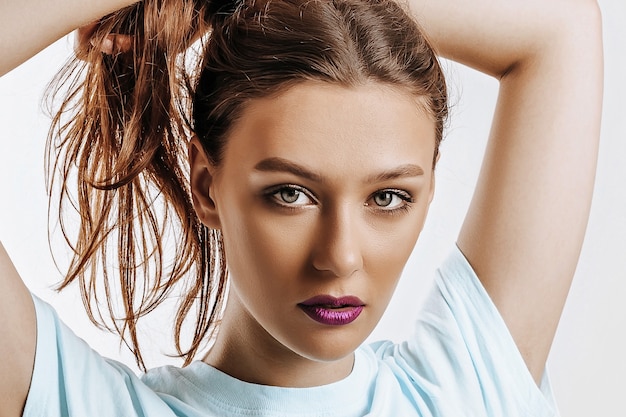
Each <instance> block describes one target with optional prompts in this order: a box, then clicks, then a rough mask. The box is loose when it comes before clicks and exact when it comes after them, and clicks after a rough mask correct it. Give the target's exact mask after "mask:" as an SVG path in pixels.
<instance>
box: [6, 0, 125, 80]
mask: <svg viewBox="0 0 626 417" xmlns="http://www.w3.org/2000/svg"><path fill="white" fill-rule="evenodd" d="M136 2H137V1H136V0H59V1H44V0H5V1H2V2H0V51H2V56H1V58H0V76H2V75H4V74H5V73H7V72H8V71H10V70H11V69H13V68H15V67H16V66H18V65H19V64H21V63H22V62H24V61H25V60H27V59H28V58H30V57H31V56H33V55H35V54H36V53H38V52H39V51H41V50H42V49H43V48H45V47H46V46H48V45H50V44H51V43H52V42H54V41H56V40H57V39H59V38H61V37H62V36H64V35H66V34H68V33H70V32H71V31H72V30H74V29H76V28H77V27H81V26H83V25H85V24H87V23H88V22H93V21H95V20H96V19H98V18H100V17H102V16H104V15H106V14H108V13H111V12H113V11H115V10H118V9H121V8H122V7H125V6H130V5H131V4H133V3H136ZM115 45H116V42H115V41H114V42H113V44H112V46H113V48H112V50H114V49H115Z"/></svg>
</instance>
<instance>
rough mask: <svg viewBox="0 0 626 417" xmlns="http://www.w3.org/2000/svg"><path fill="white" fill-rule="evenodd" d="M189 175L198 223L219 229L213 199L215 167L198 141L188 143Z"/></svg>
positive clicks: (193, 140)
mask: <svg viewBox="0 0 626 417" xmlns="http://www.w3.org/2000/svg"><path fill="white" fill-rule="evenodd" d="M188 152H189V175H190V185H191V196H192V198H193V206H194V209H195V210H196V214H197V215H198V218H199V219H200V221H201V222H202V223H203V224H204V225H206V226H207V227H209V228H211V229H220V227H221V225H220V220H219V215H218V210H217V206H216V204H215V200H214V199H213V194H214V192H213V190H214V173H215V166H214V165H213V163H211V161H209V159H208V157H207V155H206V152H205V151H204V147H203V146H202V143H200V139H198V137H197V136H194V137H193V138H192V139H191V141H190V142H189V148H188Z"/></svg>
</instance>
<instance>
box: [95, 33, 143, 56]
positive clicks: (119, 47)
mask: <svg viewBox="0 0 626 417" xmlns="http://www.w3.org/2000/svg"><path fill="white" fill-rule="evenodd" d="M132 42H133V37H132V36H130V35H120V34H117V33H112V34H110V35H107V36H106V37H105V38H104V39H103V40H102V42H101V43H100V45H98V41H97V40H96V39H93V38H92V39H91V40H90V43H91V46H93V47H94V48H98V49H99V50H100V52H102V53H104V54H107V55H117V54H123V53H126V52H128V51H130V50H131V49H132V46H133V45H132Z"/></svg>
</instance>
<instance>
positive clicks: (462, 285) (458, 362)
mask: <svg viewBox="0 0 626 417" xmlns="http://www.w3.org/2000/svg"><path fill="white" fill-rule="evenodd" d="M379 349H381V350H383V351H386V352H385V353H383V355H384V356H387V357H393V360H394V363H395V366H399V367H400V368H402V369H403V370H404V371H405V372H406V373H407V374H408V375H409V378H410V379H411V380H412V381H413V383H414V384H416V386H418V387H419V390H420V391H421V392H422V395H424V396H425V397H428V398H429V401H430V403H431V408H432V410H433V415H442V416H444V415H445V416H447V415H449V412H443V413H440V412H441V411H443V410H456V411H455V412H456V413H457V415H462V416H507V417H517V416H519V417H527V416H533V417H555V416H558V415H559V414H558V410H557V407H556V404H555V402H554V399H553V396H552V391H551V388H550V383H549V380H548V377H547V375H546V374H545V373H544V376H543V380H542V382H541V384H540V386H537V384H536V383H535V381H534V379H533V377H532V375H531V374H530V372H529V371H528V368H527V367H526V364H525V363H524V360H523V358H522V356H521V354H520V352H519V350H518V349H517V346H516V344H515V342H514V340H513V338H512V336H511V334H510V332H509V331H508V328H507V327H506V324H505V322H504V320H503V319H502V317H501V316H500V314H499V312H498V310H497V309H496V307H495V305H494V304H493V302H492V300H491V298H490V297H489V295H488V294H487V292H486V290H485V289H484V287H483V286H482V284H481V282H480V280H479V279H478V277H477V276H476V274H475V273H474V271H473V270H472V267H471V266H470V264H469V262H468V261H467V260H466V259H465V257H464V256H463V254H462V253H461V251H460V250H459V249H458V248H457V247H456V246H455V249H454V251H453V252H452V253H451V254H450V256H449V257H448V259H447V260H446V261H445V262H444V264H443V265H442V266H441V267H440V268H439V269H438V271H437V275H436V278H435V286H434V288H433V290H432V292H431V293H430V294H429V296H428V297H427V300H426V302H425V305H424V307H423V311H421V314H420V316H419V319H418V321H417V324H416V327H415V333H414V335H413V337H412V338H410V339H409V340H408V341H406V342H404V343H401V344H398V345H387V346H382V345H381V346H379ZM380 353H381V352H380V350H379V354H380ZM458 413H460V414H458Z"/></svg>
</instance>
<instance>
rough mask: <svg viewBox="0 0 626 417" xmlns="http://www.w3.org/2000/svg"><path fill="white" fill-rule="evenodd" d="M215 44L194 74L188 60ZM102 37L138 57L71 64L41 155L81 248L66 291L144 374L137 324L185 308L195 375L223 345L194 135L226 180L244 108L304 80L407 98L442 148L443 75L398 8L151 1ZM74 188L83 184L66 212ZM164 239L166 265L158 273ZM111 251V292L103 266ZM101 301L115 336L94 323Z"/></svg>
mask: <svg viewBox="0 0 626 417" xmlns="http://www.w3.org/2000/svg"><path fill="white" fill-rule="evenodd" d="M209 28H210V29H211V31H210V34H209V35H208V36H206V37H205V38H204V39H205V41H206V42H204V49H203V52H202V53H201V59H200V60H199V61H198V62H196V63H195V64H194V62H193V60H190V59H187V58H188V57H187V54H186V52H187V51H188V50H189V46H190V45H191V44H192V42H193V41H194V39H197V38H198V37H199V36H201V35H203V34H206V33H207V31H208V30H209ZM108 33H129V34H132V35H133V36H134V38H133V39H134V47H133V49H132V51H131V52H129V53H124V54H117V55H114V56H109V55H104V54H101V53H100V52H98V51H97V50H91V51H85V56H86V58H85V61H86V62H87V63H86V64H85V63H81V62H74V63H73V64H72V65H70V66H68V67H66V69H65V70H64V71H63V72H62V73H61V74H60V75H59V77H58V80H57V81H58V82H59V84H60V85H67V86H69V89H68V90H67V91H69V92H66V93H65V94H66V97H65V99H64V100H63V102H62V104H61V106H60V109H59V111H58V112H57V113H56V116H55V117H54V120H53V126H52V129H51V133H50V138H49V141H48V151H49V161H53V162H52V163H51V166H50V167H49V173H52V174H53V176H52V177H51V178H52V180H51V181H50V183H49V187H50V190H51V191H52V190H53V185H54V184H55V178H56V181H59V183H60V184H61V187H60V189H61V191H60V195H59V197H60V200H59V211H60V213H59V215H60V219H61V223H60V224H61V228H62V230H63V233H64V236H65V237H66V239H67V240H68V242H70V244H72V243H71V242H74V241H75V242H76V243H74V244H72V249H73V251H74V258H73V260H72V262H71V264H70V267H69V272H68V274H67V277H66V278H65V280H64V281H63V282H62V283H61V288H63V287H66V286H67V285H69V284H70V283H71V282H73V281H75V280H78V281H79V283H80V288H81V293H82V296H83V301H84V304H85V306H86V309H87V312H88V314H89V317H90V318H91V320H92V321H94V322H95V323H97V324H98V323H99V324H101V325H104V326H106V327H107V328H110V329H111V328H112V329H114V330H115V331H117V332H119V333H120V335H121V337H122V338H123V340H125V341H126V343H127V345H128V346H129V347H130V349H131V350H132V351H133V353H134V354H135V357H136V359H137V363H138V364H139V365H140V366H143V359H142V356H141V352H140V348H139V342H138V338H137V327H136V326H137V321H138V319H139V318H141V317H142V316H144V315H145V314H147V313H149V312H151V311H152V310H153V309H154V308H155V307H157V306H158V305H159V304H161V303H162V302H163V300H164V299H165V298H166V297H168V296H170V295H171V294H173V293H174V294H176V295H178V293H180V297H181V298H180V303H179V308H178V312H177V315H176V320H175V328H174V334H175V341H176V349H177V352H178V354H179V355H180V356H181V357H184V358H185V364H188V363H189V362H190V361H191V360H192V359H193V357H194V355H195V354H196V353H197V352H198V350H199V349H200V348H201V346H202V345H203V343H205V342H207V340H208V339H209V337H210V336H211V335H213V334H214V332H215V331H216V329H217V328H216V322H217V320H218V318H219V314H220V311H221V308H222V305H223V302H224V298H225V296H224V292H225V287H226V281H227V272H226V266H225V260H224V253H223V247H222V242H221V235H220V233H219V232H218V231H215V230H208V229H207V228H206V227H205V226H204V225H202V224H201V223H200V221H199V220H198V218H197V216H196V214H195V212H194V210H193V207H192V203H191V198H190V193H189V186H188V180H187V177H186V175H187V171H188V167H187V161H186V158H185V156H186V143H187V141H186V139H187V138H188V137H189V135H190V133H191V130H193V132H194V133H195V134H197V135H198V137H199V138H200V140H201V141H202V144H203V146H204V148H205V150H206V152H207V155H208V157H209V159H210V160H211V161H212V162H213V163H215V164H219V163H220V160H221V157H222V150H223V146H224V143H225V141H226V139H227V136H228V131H229V128H230V127H231V126H232V125H233V123H235V122H236V120H237V118H238V117H239V116H240V114H241V111H242V109H243V108H244V106H245V105H246V103H247V102H248V101H249V100H253V99H255V98H261V97H267V96H269V95H272V94H276V93H278V92H280V91H284V89H285V88H288V87H290V86H292V85H295V84H296V83H300V82H304V81H307V80H316V81H323V82H329V83H335V84H339V85H343V86H348V87H350V86H356V85H359V84H363V83H365V82H368V81H372V80H373V81H376V82H380V83H385V84H388V85H392V86H398V87H400V88H402V89H405V90H408V91H409V92H411V93H413V94H414V95H415V97H416V98H418V99H419V102H420V103H422V105H423V107H424V110H426V111H427V112H428V113H429V114H430V115H431V116H432V118H433V120H434V121H435V124H436V129H437V132H436V133H437V136H436V137H437V143H436V149H438V145H439V142H440V141H441V138H442V134H443V126H444V122H445V120H446V117H447V112H448V109H447V94H446V85H445V81H444V77H443V73H442V71H441V68H440V66H439V63H438V61H437V58H436V56H435V53H434V52H433V50H432V48H431V47H430V46H429V44H428V42H427V41H426V39H425V38H424V36H423V35H422V34H421V32H420V30H419V28H418V26H417V24H416V23H415V22H414V21H413V20H412V18H410V17H409V16H408V15H407V13H406V12H405V11H404V10H403V9H402V8H401V7H400V6H399V5H398V4H396V3H395V2H394V1H393V0H310V1H302V0H241V1H238V2H226V3H219V2H213V3H212V4H208V3H207V2H206V1H204V0H184V1H182V2H181V1H176V2H174V1H169V0H162V1H156V0H146V1H144V2H142V3H138V4H137V5H134V6H132V7H129V8H127V9H124V10H121V11H119V12H116V13H114V14H112V15H110V16H108V17H106V18H104V19H103V20H102V22H101V25H100V26H99V28H98V30H97V33H96V34H95V35H94V39H96V41H97V40H99V39H103V38H104V36H106V35H107V34H108ZM95 43H96V44H97V42H95ZM69 80H73V81H72V82H70V81H69ZM57 91H59V90H57ZM381 105H384V103H381ZM65 120H69V121H68V122H65ZM437 152H438V151H436V154H435V155H434V156H433V158H436V156H437ZM74 171H75V172H76V173H75V174H74V173H73V172H74ZM70 178H72V179H75V180H76V181H77V184H78V193H77V195H76V196H75V199H76V201H75V202H72V199H71V198H70V197H71V193H70V188H69V180H70ZM67 201H70V202H72V204H73V205H74V206H75V207H76V209H77V210H78V212H79V214H80V225H79V228H78V234H77V236H76V237H75V238H71V237H70V236H68V232H67V228H66V227H65V223H64V222H63V218H62V214H63V207H64V204H65V203H66V202H67ZM157 201H159V202H160V205H157V204H156V202H157ZM172 222H173V223H175V224H176V223H177V224H176V225H175V227H174V228H172V227H171V226H169V225H170V223H172ZM172 230H175V233H176V235H175V239H176V241H175V244H174V246H175V253H174V255H173V262H172V263H171V265H170V267H169V268H168V269H167V270H166V268H165V265H166V263H165V259H164V255H165V244H166V237H168V236H169V233H171V231H172ZM114 240H117V253H116V254H115V255H114V256H113V258H115V262H116V266H117V272H118V275H119V276H118V277H117V281H115V280H114V278H113V274H112V273H111V270H110V266H109V264H110V263H111V261H112V259H111V256H110V255H109V252H108V249H110V248H111V246H109V245H108V244H109V242H113V241H114ZM100 269H101V270H100ZM138 271H142V274H141V275H138ZM98 273H101V274H102V275H103V277H102V276H99V275H98ZM141 278H143V280H141ZM175 289H176V290H175ZM101 291H104V296H105V299H106V306H107V310H108V313H109V314H108V315H109V316H110V317H111V323H112V326H111V325H107V324H106V320H105V319H104V317H103V315H102V313H101V310H100V308H101V307H100V304H99V298H98V294H100V295H102V294H101ZM115 291H120V293H121V301H122V306H121V309H122V315H121V316H117V315H116V312H117V309H116V305H115V301H114V297H113V293H114V292H115ZM174 291H176V292H174ZM94 307H95V309H94ZM194 307H195V310H196V311H195V313H196V314H195V316H196V319H195V331H194V333H193V339H192V341H191V344H190V345H189V347H187V348H183V347H182V345H181V341H180V339H181V329H182V327H183V324H184V323H185V322H186V318H187V316H188V315H189V314H190V313H191V310H192V309H194Z"/></svg>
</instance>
